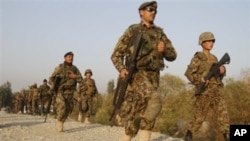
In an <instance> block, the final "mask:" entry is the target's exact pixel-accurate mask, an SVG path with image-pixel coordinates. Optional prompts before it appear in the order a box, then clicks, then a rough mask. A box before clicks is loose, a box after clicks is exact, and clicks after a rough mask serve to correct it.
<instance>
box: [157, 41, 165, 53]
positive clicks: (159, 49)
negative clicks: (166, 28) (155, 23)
mask: <svg viewBox="0 0 250 141" xmlns="http://www.w3.org/2000/svg"><path fill="white" fill-rule="evenodd" d="M157 49H158V51H159V52H162V53H163V52H164V51H165V44H164V42H163V41H160V42H159V43H158V45H157Z"/></svg>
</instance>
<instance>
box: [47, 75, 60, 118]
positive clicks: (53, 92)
mask: <svg viewBox="0 0 250 141" xmlns="http://www.w3.org/2000/svg"><path fill="white" fill-rule="evenodd" d="M60 80H61V77H60V76H59V75H56V76H55V79H54V84H53V85H54V86H53V87H52V88H51V90H50V93H51V95H50V99H49V103H48V107H47V109H46V111H45V118H44V122H46V120H47V116H48V113H49V112H50V106H51V103H52V100H53V96H54V95H56V94H57V92H58V88H59V83H60Z"/></svg>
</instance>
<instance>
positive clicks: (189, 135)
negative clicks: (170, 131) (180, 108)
mask: <svg viewBox="0 0 250 141" xmlns="http://www.w3.org/2000/svg"><path fill="white" fill-rule="evenodd" d="M192 138H193V135H192V132H191V131H190V130H187V133H186V135H185V137H184V141H192Z"/></svg>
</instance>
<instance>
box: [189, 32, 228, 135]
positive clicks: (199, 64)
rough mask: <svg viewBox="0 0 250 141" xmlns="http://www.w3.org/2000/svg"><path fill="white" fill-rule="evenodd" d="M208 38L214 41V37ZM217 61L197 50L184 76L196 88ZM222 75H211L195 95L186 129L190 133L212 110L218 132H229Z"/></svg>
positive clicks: (197, 127) (194, 130)
mask: <svg viewBox="0 0 250 141" xmlns="http://www.w3.org/2000/svg"><path fill="white" fill-rule="evenodd" d="M205 34H207V33H205ZM209 34H210V33H209ZM201 35H203V34H201ZM211 35H212V34H211ZM208 40H209V39H208ZM210 40H214V41H215V39H214V38H212V39H210ZM199 44H201V42H199ZM217 62H218V60H217V58H216V57H215V56H214V55H213V54H211V53H209V54H208V55H206V54H205V53H204V52H197V53H195V55H194V57H193V58H192V60H191V62H190V64H189V65H188V67H187V70H186V72H185V76H186V77H187V78H188V80H189V81H190V82H191V83H192V84H193V85H194V86H195V88H198V85H199V84H201V82H202V79H203V78H205V77H206V76H207V74H208V73H209V70H210V68H211V66H212V65H213V64H214V63H217ZM222 77H223V76H218V77H212V78H211V79H210V80H209V82H208V85H207V87H206V89H205V91H203V92H202V94H201V95H198V96H196V97H195V98H196V99H195V102H194V109H195V114H194V118H193V119H192V120H191V121H190V123H189V126H188V130H189V131H190V132H191V133H194V132H196V131H198V129H199V128H200V127H201V125H202V123H203V122H204V121H206V120H207V117H208V113H209V112H211V111H212V112H214V116H216V124H217V125H218V126H219V130H220V132H221V133H223V134H229V118H228V113H227V109H226V105H225V101H224V98H223V96H224V95H223V93H222V91H221V89H222V87H223V83H222V81H221V78H222Z"/></svg>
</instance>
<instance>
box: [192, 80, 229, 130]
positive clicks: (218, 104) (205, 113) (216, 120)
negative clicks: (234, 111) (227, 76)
mask: <svg viewBox="0 0 250 141" xmlns="http://www.w3.org/2000/svg"><path fill="white" fill-rule="evenodd" d="M194 109H195V114H194V117H193V119H192V120H191V121H190V123H189V127H188V129H189V130H190V131H191V132H193V133H194V132H196V131H198V130H199V128H200V127H201V125H202V123H203V122H204V121H207V120H208V122H209V123H210V125H213V126H217V128H215V127H214V129H219V132H221V133H222V134H223V133H226V134H229V117H228V113H227V108H226V105H225V101H224V98H223V94H222V91H221V86H218V85H215V84H214V85H213V84H212V85H209V86H208V87H207V89H206V90H205V91H204V92H203V93H202V95H200V96H197V97H196V100H195V102H194ZM209 118H210V119H209ZM211 122H213V123H211Z"/></svg>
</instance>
